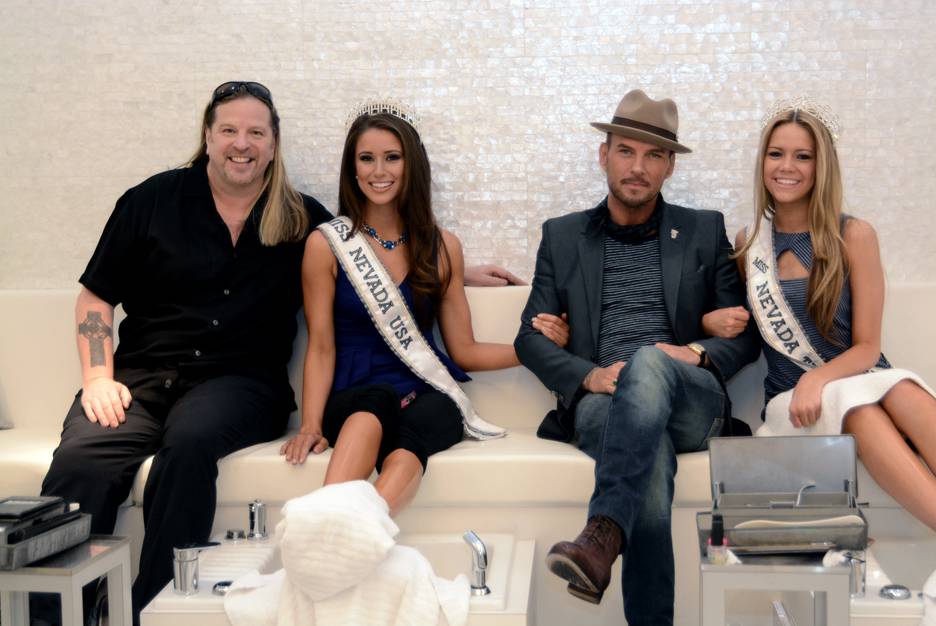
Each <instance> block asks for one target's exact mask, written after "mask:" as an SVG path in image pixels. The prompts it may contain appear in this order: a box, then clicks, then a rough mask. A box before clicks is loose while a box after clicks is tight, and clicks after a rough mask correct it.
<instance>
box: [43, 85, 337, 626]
mask: <svg viewBox="0 0 936 626" xmlns="http://www.w3.org/2000/svg"><path fill="white" fill-rule="evenodd" d="M280 144H281V141H280V127H279V115H278V114H277V112H276V108H275V107H274V106H273V99H272V96H271V94H270V91H269V89H267V88H266V87H264V86H263V85H261V84H259V83H255V82H242V81H233V82H226V83H223V84H221V85H219V86H218V87H217V88H216V89H215V90H214V91H213V92H212V95H211V100H210V102H209V103H208V106H207V107H206V109H205V112H204V117H203V122H202V129H201V145H200V147H199V148H198V150H197V151H196V153H195V155H194V156H193V158H192V159H191V161H190V162H189V163H188V165H187V166H186V167H183V168H179V169H174V170H170V171H168V172H163V173H161V174H157V175H155V176H153V177H151V178H149V179H148V180H146V181H144V182H143V183H141V184H139V185H137V186H136V187H133V188H132V189H130V190H129V191H127V192H126V193H125V194H124V195H123V196H121V198H120V199H119V200H118V201H117V205H116V208H115V209H114V212H113V214H112V215H111V217H110V219H109V220H108V222H107V225H106V226H105V228H104V233H103V235H102V236H101V239H100V241H99V243H98V245H97V248H96V249H95V251H94V254H93V256H92V257H91V261H90V262H89V264H88V267H87V269H86V270H85V272H84V273H83V274H82V276H81V278H80V282H81V284H82V289H81V292H80V293H79V295H78V302H77V305H76V307H75V322H76V329H77V340H78V352H79V357H80V360H81V370H82V388H81V391H80V392H79V393H78V394H77V395H76V397H75V401H74V403H73V404H72V407H71V410H70V411H69V412H68V415H67V417H66V418H65V425H64V429H63V433H62V440H61V444H60V445H59V447H58V449H56V451H55V454H54V456H53V459H52V465H51V467H50V468H49V472H48V474H47V475H46V477H45V480H44V481H43V484H42V493H43V494H44V495H56V496H61V497H64V498H66V499H67V500H70V501H74V502H79V503H80V504H81V510H82V511H84V512H86V513H90V514H91V516H92V522H91V532H93V533H111V532H113V530H114V524H115V522H116V519H117V509H118V507H119V506H120V504H121V503H122V502H124V501H125V500H126V499H127V496H128V495H129V493H130V488H131V486H132V484H133V480H134V477H135V476H136V474H137V470H138V468H139V466H140V464H141V463H142V462H143V461H144V460H145V459H146V458H147V457H149V456H151V455H154V454H155V459H154V461H153V466H152V469H151V470H150V472H149V475H148V477H147V481H146V487H145V489H144V492H143V516H144V524H145V529H146V534H145V537H144V540H143V546H142V552H141V555H140V568H139V575H138V576H137V579H136V581H135V582H134V585H133V615H134V620H135V621H136V620H137V619H138V615H139V611H140V609H141V608H142V607H143V606H145V605H146V604H147V603H148V602H149V601H150V600H151V599H152V598H153V597H154V596H155V595H156V594H157V593H158V592H159V591H160V589H162V587H163V586H164V585H165V584H166V583H167V582H168V581H169V580H170V579H171V578H172V560H171V559H172V557H171V554H172V548H173V547H175V546H181V545H184V544H188V543H200V542H204V541H206V540H207V539H208V537H209V533H210V532H211V527H212V523H213V519H214V511H215V501H216V494H215V478H216V477H217V473H218V471H217V461H218V460H219V459H220V458H221V457H223V456H226V455H228V454H230V453H232V452H234V451H236V450H239V449H241V448H244V447H247V446H249V445H253V444H256V443H260V442H264V441H269V440H271V439H275V438H276V437H278V436H280V435H281V434H282V433H283V431H284V430H285V428H286V422H287V419H288V417H289V414H290V412H291V411H292V410H293V409H295V403H294V399H293V392H292V389H291V388H290V386H289V381H288V378H287V372H286V368H287V364H288V362H289V358H290V355H291V352H292V343H293V339H294V337H295V333H296V314H297V312H298V310H299V307H300V305H301V304H302V294H301V286H300V267H301V260H302V253H303V248H304V241H305V238H306V236H307V234H308V232H309V230H310V227H314V226H316V225H317V224H319V223H321V222H322V221H324V220H327V219H330V218H331V215H330V214H329V213H328V212H327V211H326V210H325V208H324V207H323V206H322V205H321V204H319V203H318V202H317V201H316V200H315V199H313V198H311V197H309V196H305V195H302V194H300V193H298V192H297V191H296V190H295V189H294V188H293V187H292V185H290V183H289V180H288V178H287V177H286V171H285V168H284V166H283V158H282V153H281V149H280ZM118 304H122V305H123V308H124V311H125V312H126V314H127V317H126V319H125V320H124V321H123V322H122V323H121V326H120V345H119V347H118V348H117V350H116V351H115V350H114V341H113V338H112V327H113V323H114V307H115V306H116V305H118Z"/></svg>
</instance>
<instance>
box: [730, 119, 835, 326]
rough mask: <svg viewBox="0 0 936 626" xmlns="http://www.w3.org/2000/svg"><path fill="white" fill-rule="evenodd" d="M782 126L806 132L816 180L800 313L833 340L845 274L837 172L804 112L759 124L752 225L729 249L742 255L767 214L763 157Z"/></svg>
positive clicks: (820, 128)
mask: <svg viewBox="0 0 936 626" xmlns="http://www.w3.org/2000/svg"><path fill="white" fill-rule="evenodd" d="M784 124H798V125H799V126H801V127H802V128H805V129H806V131H807V132H808V133H809V134H810V135H811V136H812V139H813V144H814V145H815V149H816V180H815V184H814V185H813V188H812V191H811V192H810V197H809V236H810V238H811V239H812V249H813V261H812V268H810V270H809V289H808V292H807V300H806V311H807V312H808V313H809V317H810V318H811V319H812V320H813V322H814V323H815V324H816V327H817V328H818V329H819V332H820V333H822V336H823V337H825V338H826V339H828V340H830V341H833V342H838V338H836V337H834V336H833V334H832V322H833V319H834V317H835V312H836V310H837V309H838V303H839V298H840V297H841V295H842V287H843V286H844V284H845V277H846V275H847V274H848V259H847V257H846V255H845V240H844V239H842V204H843V201H842V173H841V169H840V167H839V160H838V153H837V152H836V151H835V144H834V143H833V141H832V135H831V134H830V133H829V131H828V129H826V127H825V126H824V125H823V124H822V122H820V121H819V120H818V119H816V118H815V117H814V116H812V115H810V114H809V113H807V112H805V111H802V110H798V109H794V110H791V111H785V112H783V113H781V114H780V115H778V116H777V117H775V118H773V119H772V120H770V122H768V123H767V125H766V126H765V127H764V130H763V132H762V133H761V137H760V147H759V148H758V152H757V165H756V167H755V169H754V210H755V217H754V227H753V232H752V233H749V234H748V237H747V240H746V241H745V243H744V246H743V247H742V248H741V249H740V250H738V251H737V252H736V253H735V256H743V255H744V254H746V253H747V251H748V249H749V248H750V247H751V244H752V243H753V242H754V240H755V239H756V238H757V236H758V234H759V231H760V225H761V221H762V220H763V218H764V217H765V216H769V217H773V215H774V213H775V210H774V208H773V198H771V196H770V192H768V191H767V187H766V186H765V185H764V159H765V158H766V155H767V146H768V144H769V143H770V137H771V135H773V132H774V130H776V129H777V128H778V127H779V126H783V125H784Z"/></svg>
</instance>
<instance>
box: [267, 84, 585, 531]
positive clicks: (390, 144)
mask: <svg viewBox="0 0 936 626" xmlns="http://www.w3.org/2000/svg"><path fill="white" fill-rule="evenodd" d="M349 121H350V122H351V123H350V127H349V129H348V134H347V138H346V140H345V146H344V154H343V156H342V159H341V173H340V181H339V214H338V217H337V218H335V219H334V220H332V221H331V222H329V223H327V224H323V225H322V227H321V228H319V229H318V230H317V231H316V232H314V233H313V234H312V235H310V236H309V238H308V241H307V243H306V250H305V256H304V258H303V265H302V281H303V295H304V304H305V311H306V319H307V323H308V328H309V343H308V349H307V352H306V357H305V368H304V374H303V388H302V389H303V394H302V424H301V427H300V430H299V433H298V434H296V435H295V436H294V437H292V438H291V439H290V440H289V441H287V442H286V443H285V444H284V445H283V447H282V449H281V453H282V454H284V455H285V457H286V460H287V461H288V462H290V463H294V464H295V463H303V462H304V461H305V459H306V457H307V455H308V453H309V452H310V451H311V452H313V453H320V452H322V451H324V450H325V449H326V448H327V447H328V446H329V445H330V444H331V445H333V447H334V451H333V453H332V456H331V459H330V460H329V463H328V469H327V471H326V474H325V484H326V485H328V484H333V483H339V482H345V481H349V480H363V479H367V477H368V476H370V474H371V472H372V471H373V470H374V469H375V468H376V469H377V471H378V472H379V473H380V476H379V477H378V479H377V482H376V484H375V487H376V489H377V492H378V493H379V494H380V495H381V496H382V497H383V498H384V500H386V502H387V504H388V505H389V508H390V513H391V515H392V514H395V513H397V512H398V511H400V509H402V508H403V507H404V506H406V504H407V503H408V502H409V501H410V500H411V499H412V497H413V496H414V495H415V493H416V490H417V488H418V486H419V483H420V481H421V479H422V475H423V473H424V472H425V468H426V462H427V459H428V457H429V456H431V455H432V454H434V453H436V452H440V451H442V450H445V449H447V448H449V447H451V446H452V445H454V444H455V443H457V442H459V441H460V440H461V439H462V435H463V434H467V435H468V436H470V437H474V438H478V439H486V438H493V437H500V436H503V434H504V431H503V429H501V428H499V427H497V426H494V425H492V424H489V423H487V422H485V421H484V420H482V419H481V418H480V417H478V416H477V414H476V413H475V412H474V409H473V408H472V407H471V403H470V401H469V400H468V398H467V397H466V396H465V394H464V393H463V392H462V391H461V389H460V388H459V386H458V385H457V383H456V381H467V380H469V378H468V376H467V375H466V374H465V370H469V371H470V370H492V369H501V368H506V367H512V366H515V365H518V364H519V361H518V360H517V356H516V354H515V352H514V349H513V346H511V345H508V344H491V343H480V342H477V341H475V339H474V335H473V332H472V329H471V316H470V312H469V310H468V301H467V299H466V296H465V290H464V260H463V256H462V247H461V243H460V242H459V240H458V238H457V237H455V235H453V234H452V233H450V232H448V231H446V230H444V229H442V228H440V227H439V226H438V225H437V223H436V220H435V217H434V215H433V212H432V202H431V194H430V189H431V177H430V168H429V159H428V156H427V154H426V150H425V148H424V146H423V144H422V142H421V140H420V137H419V133H418V132H417V129H416V126H417V120H416V116H415V114H414V113H413V112H412V111H411V110H410V109H408V107H406V106H404V105H402V104H400V103H396V102H392V101H370V102H366V103H364V104H363V105H361V106H360V107H359V108H358V109H357V110H356V111H355V113H354V114H352V116H351V117H350V118H349ZM436 321H438V325H439V329H440V330H441V334H442V338H443V340H444V341H445V346H446V348H447V351H448V355H450V356H451V358H450V357H449V356H448V355H446V354H445V353H443V352H442V351H440V350H439V349H438V348H437V347H436V345H435V342H434V339H433V333H432V329H433V325H434V323H435V322H436ZM539 326H540V329H541V330H542V332H543V333H544V334H546V335H547V336H549V337H550V338H551V339H553V340H554V341H556V342H557V343H560V344H564V343H565V341H566V337H567V327H565V325H564V324H563V323H562V322H561V321H560V320H558V319H556V318H551V317H549V316H542V319H541V320H540V322H539Z"/></svg>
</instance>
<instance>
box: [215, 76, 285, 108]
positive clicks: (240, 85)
mask: <svg viewBox="0 0 936 626" xmlns="http://www.w3.org/2000/svg"><path fill="white" fill-rule="evenodd" d="M242 90H243V91H246V92H247V93H249V94H250V95H252V96H253V97H255V98H260V99H261V100H263V101H265V102H267V103H268V104H271V105H272V104H273V95H272V94H271V93H270V90H269V89H267V88H266V87H265V86H264V85H261V84H260V83H254V82H244V81H241V80H232V81H230V82H227V83H221V84H220V85H218V86H217V87H215V90H214V94H213V95H212V98H211V103H212V104H215V103H217V102H219V101H221V100H225V99H227V98H230V97H232V96H235V95H237V94H238V93H240V92H241V91H242Z"/></svg>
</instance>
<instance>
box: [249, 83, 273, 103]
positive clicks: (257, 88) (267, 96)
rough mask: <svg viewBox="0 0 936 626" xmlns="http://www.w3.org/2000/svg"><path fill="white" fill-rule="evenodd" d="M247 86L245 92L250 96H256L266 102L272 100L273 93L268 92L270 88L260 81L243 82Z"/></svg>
mask: <svg viewBox="0 0 936 626" xmlns="http://www.w3.org/2000/svg"><path fill="white" fill-rule="evenodd" d="M244 85H245V86H246V87H247V92H248V93H250V95H252V96H256V97H257V98H260V99H262V100H266V101H267V102H273V94H271V93H270V90H269V89H267V88H266V87H265V86H263V85H261V84H260V83H244Z"/></svg>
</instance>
